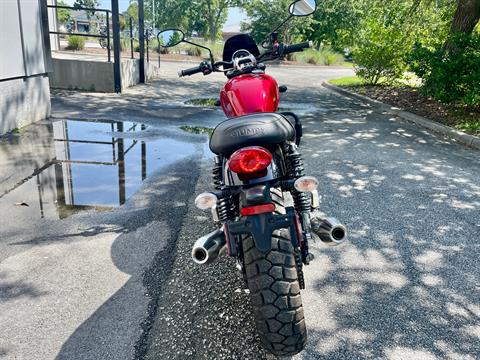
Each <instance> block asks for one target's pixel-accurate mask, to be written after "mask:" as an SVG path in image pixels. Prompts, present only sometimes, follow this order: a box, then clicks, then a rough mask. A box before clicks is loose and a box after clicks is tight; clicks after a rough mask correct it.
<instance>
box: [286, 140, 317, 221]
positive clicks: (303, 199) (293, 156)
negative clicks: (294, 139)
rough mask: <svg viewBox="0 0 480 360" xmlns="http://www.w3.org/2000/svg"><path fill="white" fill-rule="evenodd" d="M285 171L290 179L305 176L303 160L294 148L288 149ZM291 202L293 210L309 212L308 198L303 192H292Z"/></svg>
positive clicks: (309, 202) (309, 201)
mask: <svg viewBox="0 0 480 360" xmlns="http://www.w3.org/2000/svg"><path fill="white" fill-rule="evenodd" d="M286 157H287V169H288V176H289V178H290V179H298V178H299V177H302V176H304V175H305V168H304V166H303V160H302V156H301V155H300V153H299V152H298V151H297V150H296V148H293V147H292V148H290V151H289V153H288V154H287V156H286ZM292 197H293V202H294V204H295V209H296V210H297V211H298V212H303V211H311V208H312V206H311V200H310V197H309V196H308V195H307V194H306V193H303V192H299V191H297V190H293V191H292Z"/></svg>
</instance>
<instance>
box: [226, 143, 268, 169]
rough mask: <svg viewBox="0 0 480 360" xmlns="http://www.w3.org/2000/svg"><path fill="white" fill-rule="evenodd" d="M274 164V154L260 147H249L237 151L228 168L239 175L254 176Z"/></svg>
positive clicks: (229, 161)
mask: <svg viewBox="0 0 480 360" xmlns="http://www.w3.org/2000/svg"><path fill="white" fill-rule="evenodd" d="M271 162H272V154H270V152H269V151H268V150H267V149H264V148H262V147H260V146H249V147H245V148H243V149H240V150H237V151H235V152H234V153H233V154H232V156H230V159H229V160H228V167H229V168H230V170H232V171H233V172H234V173H237V174H253V173H257V172H259V171H262V170H265V169H266V168H267V167H268V165H270V163H271Z"/></svg>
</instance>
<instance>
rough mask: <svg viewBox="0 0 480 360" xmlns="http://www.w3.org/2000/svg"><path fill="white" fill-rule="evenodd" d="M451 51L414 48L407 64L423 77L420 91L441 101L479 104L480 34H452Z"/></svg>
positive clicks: (438, 48)
mask: <svg viewBox="0 0 480 360" xmlns="http://www.w3.org/2000/svg"><path fill="white" fill-rule="evenodd" d="M449 44H450V48H451V49H452V50H450V51H445V50H444V49H442V48H440V47H437V48H436V49H433V50H430V49H427V48H425V47H420V46H419V47H416V49H415V50H414V51H413V53H412V55H411V59H410V60H411V62H410V67H411V69H412V71H413V72H415V74H416V75H417V76H419V77H421V78H422V79H423V85H422V91H423V92H424V93H425V94H426V95H429V96H432V97H434V98H435V99H437V100H440V101H442V102H454V101H461V102H463V103H465V104H469V105H480V70H479V69H480V34H475V33H474V34H472V35H461V34H458V35H455V36H453V37H451V38H450V40H449Z"/></svg>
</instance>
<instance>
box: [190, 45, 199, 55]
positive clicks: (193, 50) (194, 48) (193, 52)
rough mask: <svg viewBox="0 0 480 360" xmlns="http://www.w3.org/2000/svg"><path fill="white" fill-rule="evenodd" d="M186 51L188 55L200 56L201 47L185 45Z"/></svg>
mask: <svg viewBox="0 0 480 360" xmlns="http://www.w3.org/2000/svg"><path fill="white" fill-rule="evenodd" d="M186 52H187V55H189V56H202V49H201V48H199V47H198V46H193V45H192V46H189V47H187V49H186Z"/></svg>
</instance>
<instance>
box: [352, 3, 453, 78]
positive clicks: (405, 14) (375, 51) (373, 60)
mask: <svg viewBox="0 0 480 360" xmlns="http://www.w3.org/2000/svg"><path fill="white" fill-rule="evenodd" d="M362 1H363V0H359V1H358V3H357V5H358V9H359V11H360V14H361V18H362V20H361V22H360V23H359V29H358V31H356V32H355V34H354V35H355V41H354V49H353V58H354V60H355V62H356V63H357V65H358V66H357V74H358V75H359V76H361V77H363V78H365V79H366V80H367V81H368V82H370V83H372V84H376V83H378V81H380V80H381V79H382V80H384V81H386V82H393V81H395V80H397V79H398V78H400V77H402V75H403V73H404V72H405V70H407V65H408V58H409V56H410V53H411V52H412V50H413V49H414V45H415V44H417V46H418V45H419V44H421V46H429V47H434V46H436V44H438V41H439V39H444V38H445V37H446V33H447V31H448V18H449V17H450V16H451V11H452V8H451V7H449V6H448V1H447V0H445V1H441V0H437V1H427V0H425V1H421V0H404V1H398V2H391V1H388V0H378V1H377V2H376V3H375V4H372V3H370V4H368V2H367V1H364V2H363V3H362ZM442 41H443V40H442Z"/></svg>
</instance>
